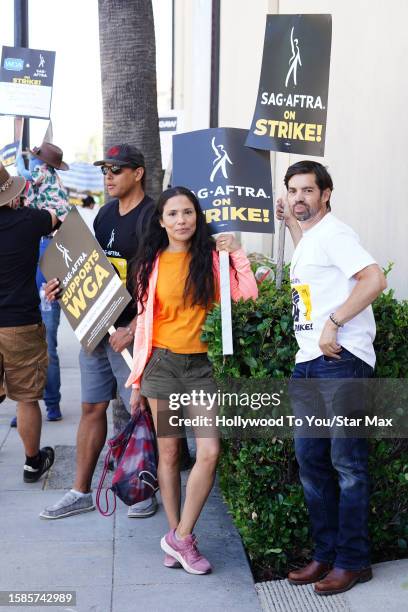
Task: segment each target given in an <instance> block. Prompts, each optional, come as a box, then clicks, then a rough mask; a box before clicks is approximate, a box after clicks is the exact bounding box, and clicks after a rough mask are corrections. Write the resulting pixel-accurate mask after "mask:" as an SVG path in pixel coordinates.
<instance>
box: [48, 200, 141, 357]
mask: <svg viewBox="0 0 408 612" xmlns="http://www.w3.org/2000/svg"><path fill="white" fill-rule="evenodd" d="M40 268H41V271H42V273H43V274H44V276H45V278H46V279H47V280H50V279H52V278H58V279H59V280H60V283H61V289H62V293H61V297H60V304H61V307H62V309H63V311H64V313H65V315H66V317H67V319H68V321H69V323H70V325H71V327H72V329H73V330H74V332H75V335H76V336H77V338H78V340H79V341H80V342H81V344H82V346H83V347H84V349H85V350H87V351H89V352H90V351H93V349H94V348H95V347H96V346H97V345H98V344H99V342H100V341H101V340H102V338H103V337H104V336H105V335H106V334H107V332H108V329H109V327H110V326H111V325H113V324H114V323H115V321H116V320H117V319H118V317H119V315H120V314H121V312H122V311H123V310H124V309H125V307H126V306H127V304H128V303H129V302H130V301H131V297H130V295H129V293H128V291H127V290H126V288H125V286H124V285H123V283H122V281H121V280H120V278H119V276H118V274H117V273H116V271H115V269H114V268H113V266H112V265H111V264H110V262H109V260H108V258H107V257H106V255H105V253H104V252H103V250H102V249H101V247H100V246H99V243H98V242H97V241H96V240H95V238H94V236H93V235H92V233H91V232H90V231H89V229H88V227H87V225H86V223H85V222H84V221H83V220H82V217H81V215H80V214H79V212H78V210H77V209H76V208H75V206H73V207H72V208H71V210H70V212H69V213H68V215H67V217H66V219H65V221H64V223H63V224H62V226H61V229H59V230H58V231H57V233H56V234H55V236H54V238H53V240H52V241H51V243H50V244H49V246H48V248H47V250H46V252H45V253H44V255H43V257H42V258H41V262H40Z"/></svg>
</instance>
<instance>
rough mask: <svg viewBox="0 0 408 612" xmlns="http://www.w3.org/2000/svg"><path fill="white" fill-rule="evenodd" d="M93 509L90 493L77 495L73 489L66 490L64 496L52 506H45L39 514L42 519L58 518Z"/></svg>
mask: <svg viewBox="0 0 408 612" xmlns="http://www.w3.org/2000/svg"><path fill="white" fill-rule="evenodd" d="M91 510H95V506H94V503H93V499H92V493H86V494H85V495H81V496H78V495H76V493H74V491H68V493H65V495H64V497H63V498H62V499H60V500H59V502H57V503H56V504H54V505H53V506H48V508H45V509H44V510H43V511H42V512H41V514H40V518H42V519H60V518H65V517H66V516H72V515H73V514H81V513H82V512H90V511H91Z"/></svg>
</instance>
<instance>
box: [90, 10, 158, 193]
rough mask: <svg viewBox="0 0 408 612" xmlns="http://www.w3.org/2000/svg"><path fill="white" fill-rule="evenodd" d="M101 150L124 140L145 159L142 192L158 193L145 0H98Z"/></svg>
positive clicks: (149, 18) (150, 24)
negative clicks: (144, 181) (136, 148)
mask: <svg viewBox="0 0 408 612" xmlns="http://www.w3.org/2000/svg"><path fill="white" fill-rule="evenodd" d="M98 2H99V40H100V51H101V78H102V101H103V141H104V148H105V150H106V149H108V148H109V147H111V146H113V145H115V144H119V143H124V142H127V143H129V144H133V145H135V146H137V147H138V148H139V149H140V150H141V151H142V152H143V154H144V156H145V159H146V176H147V181H146V191H147V193H148V194H149V195H151V196H152V197H153V198H157V197H158V195H159V194H160V191H161V181H162V169H161V158H160V139H159V122H158V115H157V88H156V44H155V34H154V20H153V8H152V2H151V0H98Z"/></svg>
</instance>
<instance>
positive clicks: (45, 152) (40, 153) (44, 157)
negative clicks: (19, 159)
mask: <svg viewBox="0 0 408 612" xmlns="http://www.w3.org/2000/svg"><path fill="white" fill-rule="evenodd" d="M30 153H31V155H33V156H34V157H36V158H37V159H40V160H41V161H42V162H44V163H46V164H47V165H48V166H51V167H52V168H55V169H56V170H69V166H68V164H66V163H65V162H64V161H63V160H62V158H63V156H64V154H63V152H62V149H60V148H59V147H57V145H55V144H52V143H51V142H46V141H45V140H44V142H43V143H42V145H41V146H40V147H34V148H33V150H32V151H31V150H30Z"/></svg>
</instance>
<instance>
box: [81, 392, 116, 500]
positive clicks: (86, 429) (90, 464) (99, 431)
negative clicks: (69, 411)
mask: <svg viewBox="0 0 408 612" xmlns="http://www.w3.org/2000/svg"><path fill="white" fill-rule="evenodd" d="M108 406H109V402H99V403H97V404H90V403H88V402H83V403H82V416H81V420H80V422H79V427H78V433H77V465H76V477H75V482H74V487H73V488H74V489H75V490H76V491H81V493H88V492H89V491H90V490H91V484H92V476H93V474H94V471H95V467H96V463H97V461H98V458H99V455H100V454H101V451H102V449H103V446H104V444H105V440H106V435H107V431H108V424H107V418H106V409H107V407H108Z"/></svg>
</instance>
